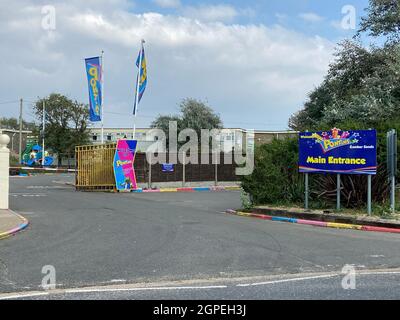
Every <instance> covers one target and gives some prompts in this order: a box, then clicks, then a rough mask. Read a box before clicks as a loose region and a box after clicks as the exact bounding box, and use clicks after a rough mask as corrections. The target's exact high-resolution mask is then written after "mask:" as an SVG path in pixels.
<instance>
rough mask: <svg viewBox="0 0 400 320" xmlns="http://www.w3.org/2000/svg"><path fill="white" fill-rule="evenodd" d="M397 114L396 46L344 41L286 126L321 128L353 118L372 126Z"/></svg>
mask: <svg viewBox="0 0 400 320" xmlns="http://www.w3.org/2000/svg"><path fill="white" fill-rule="evenodd" d="M399 114H400V46H399V45H386V46H384V47H382V48H378V47H372V48H370V49H366V48H363V47H362V46H361V45H360V44H359V43H357V42H353V41H345V42H343V43H341V44H340V46H339V48H338V51H337V53H336V59H335V61H334V62H333V63H332V64H331V65H330V68H329V71H328V74H327V76H326V77H325V80H324V82H323V83H322V84H321V86H320V87H318V88H316V89H315V90H314V91H313V92H312V93H310V95H309V99H308V101H307V102H306V103H305V105H304V108H303V109H302V110H301V111H299V112H298V113H296V114H294V115H293V116H292V117H291V118H290V120H289V126H290V127H291V128H293V129H295V130H306V129H308V130H312V129H321V127H329V126H330V127H332V126H338V123H340V122H344V121H347V120H348V119H353V118H355V119H357V120H358V121H360V122H363V123H364V125H369V126H375V125H377V124H379V122H381V121H385V120H388V119H393V118H399Z"/></svg>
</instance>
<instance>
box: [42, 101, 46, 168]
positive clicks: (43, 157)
mask: <svg viewBox="0 0 400 320" xmlns="http://www.w3.org/2000/svg"><path fill="white" fill-rule="evenodd" d="M45 123H46V100H45V99H43V128H42V167H44V160H45V154H44V131H45V126H46V125H45Z"/></svg>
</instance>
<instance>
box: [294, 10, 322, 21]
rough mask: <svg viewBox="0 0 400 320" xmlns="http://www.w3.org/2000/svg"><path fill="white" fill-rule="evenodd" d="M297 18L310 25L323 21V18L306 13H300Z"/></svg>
mask: <svg viewBox="0 0 400 320" xmlns="http://www.w3.org/2000/svg"><path fill="white" fill-rule="evenodd" d="M299 17H300V18H301V19H303V20H304V21H306V22H311V23H317V22H321V21H323V20H325V18H324V17H321V16H319V15H318V14H316V13H313V12H306V13H300V14H299Z"/></svg>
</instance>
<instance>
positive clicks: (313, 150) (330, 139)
mask: <svg viewBox="0 0 400 320" xmlns="http://www.w3.org/2000/svg"><path fill="white" fill-rule="evenodd" d="M376 169H377V160H376V130H358V131H342V130H340V129H337V128H334V129H332V130H331V131H330V132H302V133H300V134H299V170H300V172H304V173H340V174H369V175H374V174H376Z"/></svg>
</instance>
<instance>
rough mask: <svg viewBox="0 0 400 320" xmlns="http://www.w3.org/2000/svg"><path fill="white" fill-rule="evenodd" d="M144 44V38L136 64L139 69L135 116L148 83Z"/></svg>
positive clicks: (134, 108)
mask: <svg viewBox="0 0 400 320" xmlns="http://www.w3.org/2000/svg"><path fill="white" fill-rule="evenodd" d="M143 44H144V40H142V48H141V49H140V52H139V55H138V57H137V59H136V66H137V67H138V68H139V71H138V76H137V79H136V93H135V105H134V107H133V114H134V115H135V116H136V113H137V108H138V104H139V102H140V100H141V99H142V96H143V93H144V91H145V90H146V85H147V65H146V57H145V54H144V46H143Z"/></svg>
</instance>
